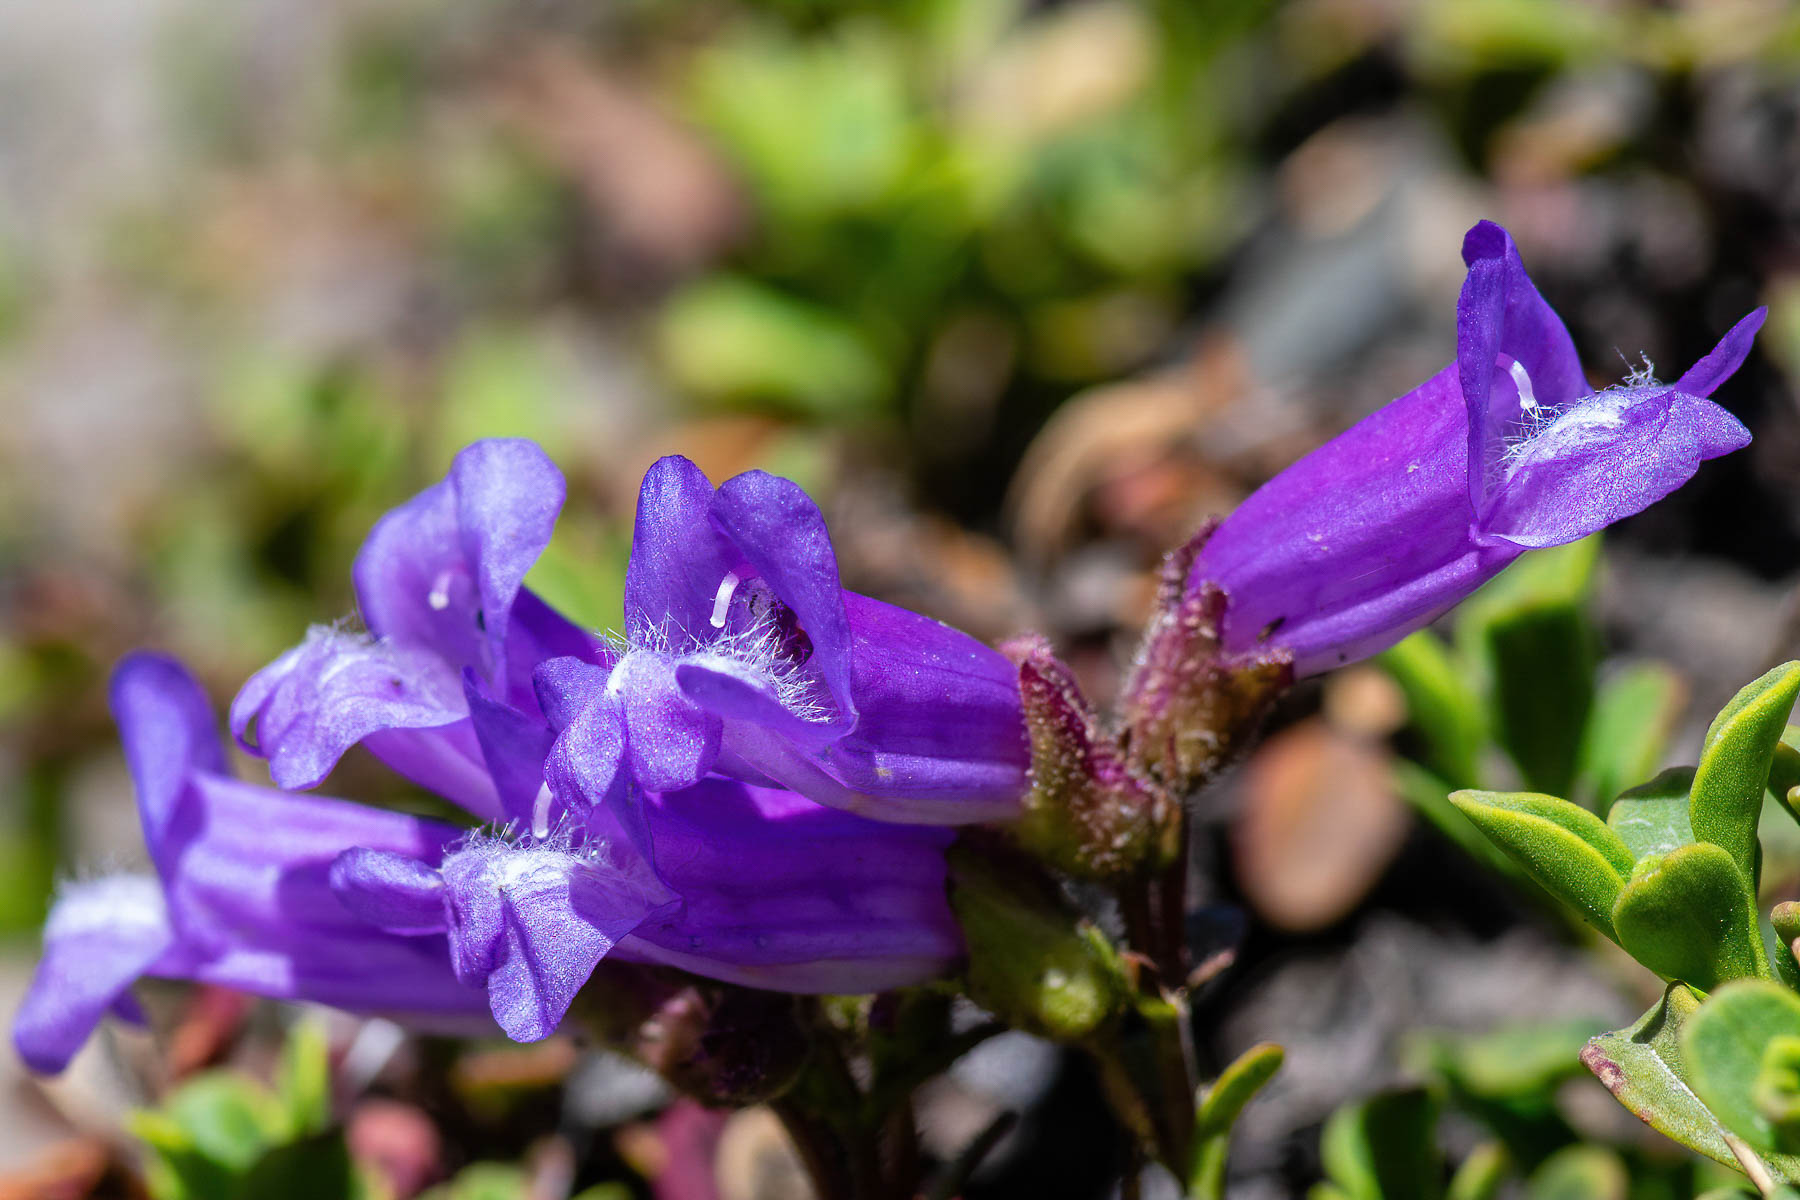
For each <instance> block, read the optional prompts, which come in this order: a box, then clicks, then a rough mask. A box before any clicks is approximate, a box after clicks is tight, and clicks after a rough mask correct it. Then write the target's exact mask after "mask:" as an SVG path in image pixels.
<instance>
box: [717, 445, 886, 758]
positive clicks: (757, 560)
mask: <svg viewBox="0 0 1800 1200" xmlns="http://www.w3.org/2000/svg"><path fill="white" fill-rule="evenodd" d="M712 522H713V524H714V526H716V527H717V528H718V529H719V530H720V532H722V533H724V534H725V536H727V537H728V538H730V539H731V541H732V544H733V545H735V546H736V547H737V549H738V552H739V553H740V554H742V555H743V557H744V560H745V561H746V562H747V563H748V564H749V566H750V567H751V568H752V569H753V570H754V571H755V572H756V574H757V575H759V576H760V577H761V578H762V580H763V581H764V582H765V583H767V584H768V585H769V587H770V588H771V589H773V591H774V592H775V594H776V596H778V597H779V598H780V599H781V602H782V603H784V604H786V605H787V606H788V607H789V608H790V609H792V610H793V612H794V615H795V616H796V617H797V618H798V619H799V622H800V627H801V629H802V630H803V631H804V632H805V634H806V636H807V638H808V639H809V640H810V641H811V643H812V659H811V662H812V664H813V665H815V666H816V668H817V670H818V671H819V673H820V675H821V676H822V677H823V678H824V680H825V686H826V687H827V688H828V689H830V692H831V695H832V698H833V699H834V700H835V701H836V702H837V706H838V710H839V713H840V714H841V717H842V718H843V719H844V720H845V722H846V723H848V721H850V720H852V719H854V717H855V715H856V703H855V699H854V695H853V692H852V688H851V662H850V621H849V618H848V616H847V615H846V614H845V612H844V593H843V590H842V587H841V585H840V583H839V580H838V565H837V553H836V551H834V550H833V549H832V548H831V534H830V533H829V532H828V531H827V530H826V528H825V517H824V514H822V513H821V512H820V511H819V506H818V505H816V504H814V503H813V501H812V497H810V496H808V495H807V494H806V493H805V492H804V491H803V490H801V488H800V485H799V484H797V483H795V482H794V481H793V480H791V479H782V478H780V477H779V476H776V475H770V474H769V473H767V472H766V471H746V472H745V473H744V474H742V475H738V476H735V477H734V478H731V479H727V480H726V481H725V482H724V483H722V484H720V485H719V490H718V492H717V493H716V494H715V495H714V498H713V505H712Z"/></svg>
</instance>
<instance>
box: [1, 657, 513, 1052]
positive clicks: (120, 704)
mask: <svg viewBox="0 0 1800 1200" xmlns="http://www.w3.org/2000/svg"><path fill="white" fill-rule="evenodd" d="M112 707H113V713H114V716H115V717H116V718H117V720H118V723H119V731H120V735H121V737H122V738H123V740H124V744H125V754H126V759H127V761H128V762H129V763H130V766H131V773H132V778H133V779H134V781H135V782H136V785H137V798H138V812H139V816H140V819H141V820H142V823H143V828H144V840H145V843H146V844H147V846H148V848H149V850H150V857H151V860H152V861H153V862H154V864H155V868H156V874H155V875H153V876H152V875H130V876H113V877H110V878H102V879H95V880H91V881H88V882H84V883H76V884H72V885H69V886H68V887H66V888H65V889H64V890H63V892H62V894H61V895H60V897H59V898H58V899H57V901H56V904H55V906H54V907H53V908H52V909H51V912H50V919H49V921H48V923H47V924H46V925H45V928H44V957H43V959H42V961H41V962H40V963H39V965H38V969H37V973H36V975H35V977H34V978H33V979H32V982H31V987H30V989H29V990H28V991H27V992H26V995H25V1001H24V1003H23V1005H22V1006H21V1007H20V1009H19V1012H18V1015H17V1016H16V1017H15V1019H14V1022H13V1043H14V1045H15V1046H16V1047H17V1049H18V1052H19V1057H20V1058H22V1059H23V1060H24V1061H25V1062H26V1064H27V1065H29V1066H30V1067H31V1068H32V1069H33V1070H38V1071H59V1070H61V1069H62V1068H63V1066H64V1065H66V1064H67V1062H68V1060H69V1059H70V1057H72V1056H73V1055H74V1053H75V1051H77V1050H78V1049H80V1048H81V1044H82V1043H83V1042H84V1041H86V1040H87V1036H88V1034H89V1033H91V1032H92V1030H93V1028H94V1026H95V1025H96V1024H98V1022H99V1020H100V1018H101V1017H102V1016H103V1015H104V1014H105V1013H106V1012H108V1011H112V1012H114V1013H116V1014H118V1015H120V1016H123V1017H126V1018H127V1019H137V1020H141V1019H142V1018H141V1014H139V1012H138V1010H137V1007H136V1005H135V1003H134V1002H133V1001H132V999H131V996H130V992H129V988H130V986H131V984H132V983H133V982H134V981H135V980H136V979H137V978H138V977H139V976H142V975H154V976H161V977H166V978H174V979H191V980H200V981H205V982H209V983H218V984H224V985H226V986H228V987H234V988H239V989H242V990H244V991H248V992H254V993H256V994H259V995H263V996H273V997H278V998H282V999H290V1000H307V1001H314V1002H317V1003H320V1004H330V1005H334V1006H336V1007H339V1008H345V1009H350V1010H353V1011H357V1012H366V1013H385V1014H390V1015H393V1016H396V1017H398V1018H400V1019H402V1020H405V1021H407V1022H408V1023H410V1024H413V1025H415V1026H424V1027H429V1028H439V1029H444V1030H469V1029H480V1028H483V1027H486V1028H492V1026H491V1025H490V1024H488V1020H487V1017H486V1014H485V1011H484V1010H485V1008H486V1004H485V1002H484V999H483V997H482V995H481V993H480V992H477V991H472V990H470V989H469V988H466V987H464V986H463V985H462V984H460V983H458V982H457V979H456V976H455V975H454V973H453V972H452V971H451V969H450V963H449V958H448V949H447V945H446V942H445V939H444V938H443V937H442V936H431V937H424V938H418V937H398V936H395V935H393V934H389V933H384V932H382V931H381V930H378V929H375V928H372V927H371V926H369V925H368V924H366V923H364V922H363V921H361V920H359V919H358V918H357V917H356V916H355V915H354V914H352V913H351V912H350V911H349V910H347V909H345V908H344V907H343V906H342V905H341V904H339V903H338V901H337V899H336V898H335V897H334V896H333V894H332V891H331V887H330V880H329V877H330V871H331V864H332V862H333V861H334V860H335V859H336V858H337V856H338V855H339V854H340V853H342V851H343V849H344V847H346V846H350V845H361V846H370V847H376V848H379V849H380V850H381V851H383V852H387V853H393V854H408V855H420V856H423V857H424V858H426V859H428V860H435V856H436V855H437V853H438V852H439V847H441V846H442V845H443V844H444V842H445V840H446V839H449V838H453V837H456V836H458V832H457V831H456V830H455V829H454V828H452V827H450V826H445V825H438V824H436V823H434V822H430V821H421V820H416V819H414V818H411V817H405V816H401V815H399V814H397V813H388V812H381V811H378V810H375V809H367V808H361V807H359V806H357V805H353V804H346V803H344V802H343V801H340V800H330V799H325V798H323V797H317V796H294V795H289V794H287V793H283V792H278V791H274V790H271V789H269V788H260V787H253V786H250V785H248V784H242V783H238V782H236V781H234V780H232V779H231V778H230V777H229V776H228V775H227V774H226V767H225V752H224V747H223V746H222V745H221V744H220V742H219V738H218V734H217V732H216V730H215V726H214V718H213V714H212V712H211V709H210V707H209V706H208V704H207V701H206V697H205V695H204V693H202V691H201V690H200V687H199V685H198V684H197V683H196V682H195V681H194V680H193V678H192V677H191V676H189V675H188V674H187V672H186V671H185V670H183V669H182V667H181V666H180V665H179V664H177V663H175V662H174V661H172V660H170V659H166V658H160V657H157V656H154V655H149V654H139V655H133V656H132V657H130V658H127V659H126V660H125V661H124V662H122V663H121V664H120V665H119V667H118V669H117V671H115V672H114V674H113V681H112Z"/></svg>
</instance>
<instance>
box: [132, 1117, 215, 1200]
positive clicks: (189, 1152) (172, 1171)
mask: <svg viewBox="0 0 1800 1200" xmlns="http://www.w3.org/2000/svg"><path fill="white" fill-rule="evenodd" d="M125 1124H126V1128H127V1129H129V1130H130V1131H131V1134H132V1136H134V1137H136V1138H137V1139H138V1140H139V1141H141V1142H143V1143H144V1145H145V1147H146V1148H147V1149H148V1150H149V1151H150V1155H149V1160H148V1161H147V1162H146V1164H145V1166H146V1172H145V1174H146V1176H147V1179H148V1182H149V1184H150V1191H151V1194H152V1195H153V1196H155V1197H156V1200H231V1197H232V1192H233V1184H234V1178H235V1176H234V1173H233V1171H232V1170H231V1168H229V1167H227V1166H225V1165H223V1164H221V1163H218V1162H215V1161H213V1159H211V1158H209V1157H208V1156H207V1155H205V1154H203V1153H201V1151H200V1150H199V1149H198V1148H197V1147H196V1146H195V1145H194V1139H193V1138H192V1137H190V1136H189V1135H188V1133H187V1131H186V1130H184V1129H183V1128H182V1127H181V1126H180V1125H178V1124H176V1123H175V1121H174V1120H173V1119H172V1118H170V1117H169V1116H167V1115H166V1114H164V1113H159V1112H149V1111H138V1112H134V1113H132V1114H131V1115H130V1116H129V1117H127V1118H126V1122H125Z"/></svg>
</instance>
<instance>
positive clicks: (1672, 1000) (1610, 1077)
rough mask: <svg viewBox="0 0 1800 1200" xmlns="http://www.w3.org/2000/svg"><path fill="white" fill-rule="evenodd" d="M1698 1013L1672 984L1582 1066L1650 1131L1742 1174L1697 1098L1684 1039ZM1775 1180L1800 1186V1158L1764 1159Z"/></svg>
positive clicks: (1602, 1040)
mask: <svg viewBox="0 0 1800 1200" xmlns="http://www.w3.org/2000/svg"><path fill="white" fill-rule="evenodd" d="M1699 1009H1700V997H1699V996H1697V995H1696V994H1695V993H1694V991H1693V989H1692V988H1690V987H1688V986H1687V985H1686V984H1683V983H1672V984H1670V985H1669V987H1668V989H1667V990H1666V991H1665V992H1664V993H1663V998H1662V1000H1661V1002H1659V1003H1658V1004H1657V1005H1656V1007H1654V1008H1652V1009H1651V1010H1650V1011H1649V1012H1647V1013H1645V1014H1644V1015H1643V1016H1642V1017H1640V1018H1639V1019H1638V1021H1637V1023H1636V1024H1634V1025H1632V1026H1631V1027H1630V1028H1628V1029H1620V1030H1617V1031H1615V1032H1613V1033H1603V1034H1601V1035H1600V1036H1599V1037H1597V1038H1595V1039H1594V1040H1593V1041H1591V1042H1589V1043H1588V1044H1587V1049H1585V1050H1583V1051H1582V1052H1581V1061H1582V1062H1583V1063H1585V1064H1587V1068H1588V1070H1590V1071H1592V1072H1593V1073H1594V1074H1595V1075H1596V1076H1598V1077H1599V1079H1600V1082H1601V1083H1603V1084H1605V1085H1606V1088H1607V1090H1608V1091H1610V1092H1611V1093H1612V1094H1613V1096H1614V1098H1616V1099H1617V1100H1618V1101H1619V1103H1620V1104H1622V1105H1624V1106H1625V1108H1626V1109H1627V1110H1628V1111H1630V1112H1631V1113H1633V1114H1635V1115H1636V1116H1637V1117H1638V1118H1639V1119H1640V1120H1642V1121H1643V1122H1644V1123H1645V1124H1646V1125H1648V1126H1650V1128H1652V1129H1654V1130H1656V1131H1657V1132H1658V1133H1660V1134H1662V1135H1663V1136H1664V1137H1667V1138H1669V1139H1671V1140H1672V1141H1676V1142H1679V1143H1680V1144H1681V1145H1683V1146H1686V1147H1687V1148H1688V1149H1690V1150H1693V1151H1695V1152H1697V1153H1699V1154H1704V1155H1705V1156H1706V1157H1708V1158H1710V1159H1712V1160H1713V1161H1714V1162H1719V1163H1723V1164H1725V1165H1726V1166H1728V1167H1732V1168H1734V1169H1741V1168H1740V1167H1739V1166H1738V1160H1737V1157H1736V1156H1735V1155H1733V1154H1732V1152H1731V1147H1730V1145H1728V1144H1727V1143H1726V1140H1725V1129H1724V1127H1723V1126H1722V1125H1721V1124H1720V1122H1719V1119H1718V1118H1717V1117H1716V1116H1714V1115H1713V1112H1712V1110H1711V1109H1709V1108H1707V1107H1706V1105H1705V1104H1704V1103H1703V1102H1702V1101H1701V1099H1700V1097H1699V1096H1698V1095H1696V1094H1695V1093H1694V1090H1693V1085H1692V1082H1691V1080H1692V1076H1691V1073H1690V1069H1689V1063H1688V1060H1687V1058H1686V1056H1685V1054H1684V1052H1683V1050H1682V1042H1681V1035H1682V1031H1683V1030H1684V1029H1685V1028H1686V1026H1687V1023H1688V1022H1689V1021H1690V1020H1692V1019H1693V1016H1694V1014H1695V1013H1696V1012H1698V1011H1699ZM1763 1163H1764V1165H1765V1166H1767V1167H1768V1168H1769V1173H1770V1175H1771V1176H1773V1177H1774V1178H1775V1179H1777V1180H1779V1181H1781V1182H1785V1183H1796V1182H1800V1158H1796V1157H1794V1156H1791V1155H1782V1154H1772V1155H1765V1156H1763Z"/></svg>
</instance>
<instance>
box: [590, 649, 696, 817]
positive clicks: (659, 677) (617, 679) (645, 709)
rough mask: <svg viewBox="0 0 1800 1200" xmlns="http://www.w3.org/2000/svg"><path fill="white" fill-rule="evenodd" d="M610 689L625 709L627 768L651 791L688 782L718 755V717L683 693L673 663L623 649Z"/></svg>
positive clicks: (641, 784)
mask: <svg viewBox="0 0 1800 1200" xmlns="http://www.w3.org/2000/svg"><path fill="white" fill-rule="evenodd" d="M608 687H609V689H610V690H612V691H614V692H616V693H617V695H618V696H619V698H620V703H621V704H622V705H623V708H624V714H625V731H626V748H627V750H628V752H629V753H630V755H631V770H632V774H634V775H635V776H636V777H637V781H638V783H639V785H640V786H642V787H643V788H645V789H646V790H648V791H652V792H668V791H674V790H675V789H677V788H684V787H691V786H693V785H694V784H695V783H697V782H699V780H700V777H701V776H703V775H705V774H706V773H707V772H708V771H709V770H711V769H712V764H713V760H714V759H716V758H717V757H718V756H719V728H720V725H719V718H718V717H717V716H715V715H713V714H712V713H710V712H708V711H707V710H706V709H704V708H702V707H701V706H700V705H698V704H696V703H694V702H693V701H692V700H690V699H688V698H687V696H685V695H683V694H682V690H681V688H680V686H679V685H678V684H677V683H676V681H675V664H674V662H672V661H671V660H670V659H669V658H667V657H665V656H664V655H661V654H656V653H652V652H639V653H635V654H627V655H626V656H625V657H624V659H623V660H622V661H621V662H620V663H619V665H618V666H617V667H615V668H614V669H613V677H612V680H611V681H610V682H609V684H608Z"/></svg>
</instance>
